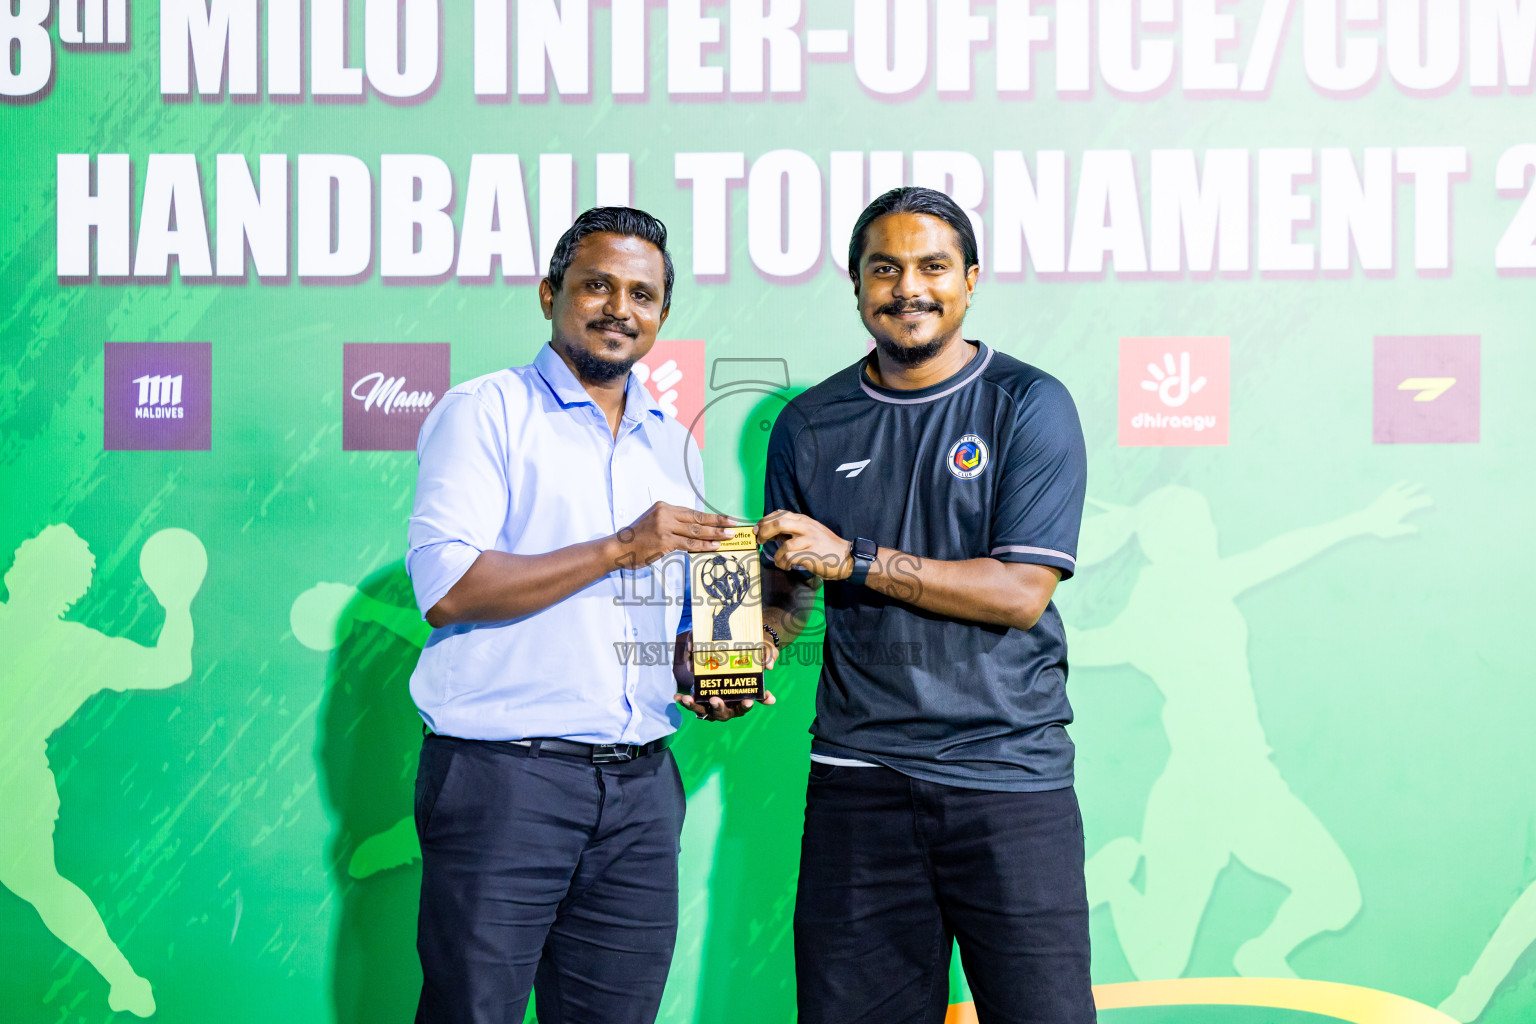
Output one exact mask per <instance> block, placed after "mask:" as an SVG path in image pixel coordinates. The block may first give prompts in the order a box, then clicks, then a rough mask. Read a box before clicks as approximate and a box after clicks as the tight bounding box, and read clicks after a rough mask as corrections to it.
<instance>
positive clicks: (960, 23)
mask: <svg viewBox="0 0 1536 1024" xmlns="http://www.w3.org/2000/svg"><path fill="white" fill-rule="evenodd" d="M991 34H992V23H991V22H990V21H989V20H987V18H986V17H984V16H983V15H980V14H974V13H972V12H971V0H938V3H937V5H936V7H935V10H934V36H933V49H934V71H935V75H934V78H935V84H936V85H937V86H938V90H939V92H954V93H969V92H970V91H971V52H972V50H973V49H974V47H975V44H977V43H984V42H986V41H987V40H988V39H989V38H990V37H991Z"/></svg>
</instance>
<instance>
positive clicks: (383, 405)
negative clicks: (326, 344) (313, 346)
mask: <svg viewBox="0 0 1536 1024" xmlns="http://www.w3.org/2000/svg"><path fill="white" fill-rule="evenodd" d="M450 349H451V347H450V346H449V345H447V344H443V343H435V342H434V343H417V344H391V343H383V344H380V343H373V342H358V343H349V344H345V345H343V346H342V354H341V380H342V402H343V403H344V404H343V406H342V413H341V448H342V451H348V452H408V451H415V450H416V438H417V436H418V435H419V434H420V433H421V425H422V423H423V422H424V421H425V420H426V418H427V413H429V412H431V411H432V407H433V406H434V405H436V404H437V400H438V399H439V398H441V397H442V396H443V394H444V393H445V392H446V391H447V390H448V387H449V384H448V379H449V378H448V360H449V352H450Z"/></svg>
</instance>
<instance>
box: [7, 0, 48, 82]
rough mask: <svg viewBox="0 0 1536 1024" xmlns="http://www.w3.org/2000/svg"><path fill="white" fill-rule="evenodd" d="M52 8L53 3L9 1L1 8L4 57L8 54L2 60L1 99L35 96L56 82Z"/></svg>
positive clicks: (21, 0) (31, 0) (44, 1)
mask: <svg viewBox="0 0 1536 1024" xmlns="http://www.w3.org/2000/svg"><path fill="white" fill-rule="evenodd" d="M50 6H51V5H50V4H49V0H6V2H5V4H4V5H0V53H3V54H5V59H4V60H0V96H35V95H36V94H38V93H40V92H42V91H43V90H44V89H46V88H48V83H49V82H50V81H52V80H53V40H52V39H50V38H49V36H48V24H47V22H48V11H49V7H50ZM13 7H14V8H15V10H14V11H13V10H12V8H13ZM13 64H14V66H13Z"/></svg>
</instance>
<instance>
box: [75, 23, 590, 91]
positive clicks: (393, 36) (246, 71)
mask: <svg viewBox="0 0 1536 1024" xmlns="http://www.w3.org/2000/svg"><path fill="white" fill-rule="evenodd" d="M66 2H67V0H66ZM353 3H361V4H362V5H363V8H364V11H363V40H362V42H363V45H362V50H363V67H361V68H359V67H350V66H348V65H347V63H346V53H347V50H348V45H347V44H348V38H347V4H346V0H311V2H310V5H309V36H310V40H309V57H310V66H309V88H310V92H311V94H312V95H314V96H361V95H362V94H363V77H364V72H365V71H366V74H367V79H368V83H369V84H370V85H372V86H373V88H374V91H376V92H378V93H379V94H380V95H381V96H388V97H392V98H396V99H401V98H410V97H415V96H421V95H424V94H425V93H426V92H428V91H429V90H430V89H431V88H432V87H433V86H434V85H435V84H436V83H437V80H438V74H439V71H440V68H439V66H438V51H439V46H438V33H439V31H440V25H441V23H442V11H441V10H440V8H439V2H438V0H353ZM263 13H264V14H265V18H266V29H267V45H266V56H267V92H268V94H269V95H272V96H297V95H301V94H302V92H303V81H302V78H303V71H302V68H303V61H302V46H303V38H302V36H303V33H302V29H301V25H302V19H303V14H302V9H301V6H300V4H299V0H268V2H267V3H265V4H262V3H258V0H160V92H161V94H162V95H165V96H185V95H188V94H189V93H191V92H193V91H194V89H195V91H196V93H197V95H199V96H219V95H221V94H222V93H223V90H224V84H225V81H226V74H225V73H226V70H227V72H228V75H227V81H228V91H229V95H231V96H251V95H256V94H257V93H259V92H260V83H259V82H258V75H257V69H258V64H259V56H258V49H259V47H260V45H261V36H260V33H259V31H258V23H259V20H260V17H261V15H262V14H263ZM476 13H477V15H478V14H479V11H478V10H477V12H476ZM479 49H480V48H479V46H478V45H477V47H476V51H477V54H478V53H479ZM583 52H585V49H584V41H583ZM194 83H195V85H194Z"/></svg>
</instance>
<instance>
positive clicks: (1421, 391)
mask: <svg viewBox="0 0 1536 1024" xmlns="http://www.w3.org/2000/svg"><path fill="white" fill-rule="evenodd" d="M1374 392H1375V415H1374V417H1373V439H1374V440H1375V442H1376V443H1377V444H1475V443H1477V441H1478V439H1479V434H1480V426H1481V422H1482V339H1481V338H1480V337H1479V336H1478V335H1475V334H1417V335H1396V336H1383V337H1378V338H1377V339H1376V373H1375V387H1374Z"/></svg>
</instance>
